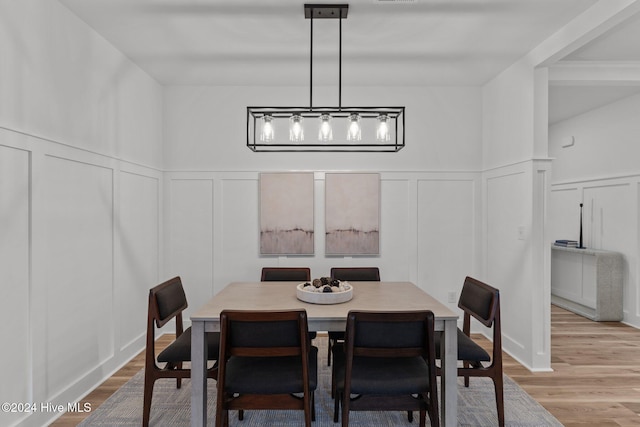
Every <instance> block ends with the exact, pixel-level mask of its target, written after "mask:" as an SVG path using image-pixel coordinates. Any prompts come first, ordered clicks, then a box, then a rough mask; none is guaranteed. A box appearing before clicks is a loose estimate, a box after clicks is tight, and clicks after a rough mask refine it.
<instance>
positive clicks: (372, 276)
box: [331, 267, 380, 282]
mask: <svg viewBox="0 0 640 427" xmlns="http://www.w3.org/2000/svg"><path fill="white" fill-rule="evenodd" d="M331 278H332V279H337V280H346V281H353V282H358V281H360V282H379V281H380V270H379V269H378V267H333V268H332V269H331Z"/></svg>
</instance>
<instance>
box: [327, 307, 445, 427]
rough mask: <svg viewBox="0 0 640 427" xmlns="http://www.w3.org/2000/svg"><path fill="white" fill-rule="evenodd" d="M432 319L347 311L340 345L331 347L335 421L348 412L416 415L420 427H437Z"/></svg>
mask: <svg viewBox="0 0 640 427" xmlns="http://www.w3.org/2000/svg"><path fill="white" fill-rule="evenodd" d="M434 323H435V320H434V315H433V312H431V311H429V310H423V311H396V312H373V311H350V312H349V314H348V315H347V329H346V337H345V343H344V345H339V346H335V347H334V363H333V369H332V383H333V384H332V388H334V391H335V395H336V398H335V402H334V405H335V406H334V414H333V418H334V419H333V421H334V422H337V421H338V414H339V412H340V405H342V427H347V426H348V425H349V412H350V411H408V415H409V420H410V421H411V420H412V419H413V411H419V412H420V427H425V425H426V414H427V413H428V414H429V421H430V423H431V426H438V425H439V424H440V420H439V415H438V390H437V383H436V363H435V360H436V355H435V336H434V335H435V334H434Z"/></svg>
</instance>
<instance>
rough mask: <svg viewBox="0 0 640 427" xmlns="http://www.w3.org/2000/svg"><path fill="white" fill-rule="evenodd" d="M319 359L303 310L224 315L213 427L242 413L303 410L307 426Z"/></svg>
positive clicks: (313, 417) (230, 313) (310, 415)
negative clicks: (235, 414)
mask: <svg viewBox="0 0 640 427" xmlns="http://www.w3.org/2000/svg"><path fill="white" fill-rule="evenodd" d="M317 360H318V349H317V348H316V347H313V346H311V343H310V341H309V338H308V325H307V312H306V311H305V310H287V311H248V310H224V311H222V313H220V360H219V368H218V369H219V375H218V384H217V386H218V396H217V404H216V427H223V426H228V424H229V410H238V411H243V410H245V409H257V410H261V409H299V410H300V409H301V410H303V411H304V419H305V426H306V427H310V426H311V421H312V419H315V413H314V391H315V390H316V387H317V383H318V380H317V368H318V362H317ZM295 393H297V394H300V393H302V397H299V396H297V395H295Z"/></svg>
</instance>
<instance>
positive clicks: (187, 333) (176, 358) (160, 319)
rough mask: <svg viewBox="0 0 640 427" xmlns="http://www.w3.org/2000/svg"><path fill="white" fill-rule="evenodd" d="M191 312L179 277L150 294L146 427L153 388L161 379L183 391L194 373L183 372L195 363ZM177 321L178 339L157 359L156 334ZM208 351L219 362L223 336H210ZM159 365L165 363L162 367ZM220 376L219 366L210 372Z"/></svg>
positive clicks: (143, 413)
mask: <svg viewBox="0 0 640 427" xmlns="http://www.w3.org/2000/svg"><path fill="white" fill-rule="evenodd" d="M186 308H187V297H186V295H185V293H184V288H183V287H182V280H181V279H180V277H179V276H176V277H174V278H173V279H170V280H167V281H166V282H164V283H161V284H159V285H157V286H155V287H153V288H151V289H150V290H149V308H148V314H147V346H146V350H145V363H144V402H143V411H142V425H143V426H144V427H147V426H148V425H149V417H150V413H151V400H152V397H153V386H154V384H155V382H156V380H158V379H160V378H175V379H176V387H177V388H180V387H181V385H182V379H183V378H189V377H191V369H190V368H187V369H183V367H182V364H183V362H190V361H191V328H190V327H189V328H187V329H186V330H184V331H183V326H182V312H183V311H184V310H185V309H186ZM172 319H175V328H176V329H175V330H176V339H175V340H174V341H173V342H172V343H171V344H169V345H168V346H167V347H166V348H165V349H164V350H162V351H161V352H160V354H158V357H157V359H156V355H155V354H156V350H155V330H156V328H161V327H163V326H164V325H166V324H167V323H168V322H169V321H170V320H172ZM206 340H207V341H206V342H207V351H208V359H209V360H215V361H217V360H218V352H219V341H220V334H219V333H218V332H207V335H206ZM158 363H164V364H165V365H164V366H163V367H160V366H159V365H158ZM217 375H218V369H217V362H216V363H214V364H213V366H212V367H210V368H209V369H208V370H207V377H208V378H213V379H215V378H216V377H217Z"/></svg>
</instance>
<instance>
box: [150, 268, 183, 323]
mask: <svg viewBox="0 0 640 427" xmlns="http://www.w3.org/2000/svg"><path fill="white" fill-rule="evenodd" d="M187 306H188V304H187V296H186V295H185V293H184V288H183V287H182V280H181V279H180V276H176V277H174V278H173V279H169V280H167V281H166V282H164V283H161V284H159V285H157V286H155V287H153V288H151V290H149V318H150V319H153V320H154V321H155V322H156V326H157V327H158V328H161V327H162V326H164V325H165V324H166V323H167V322H169V321H170V320H171V319H173V318H174V317H176V316H179V317H180V320H182V312H183V311H184V310H185V309H186V308H187Z"/></svg>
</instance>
